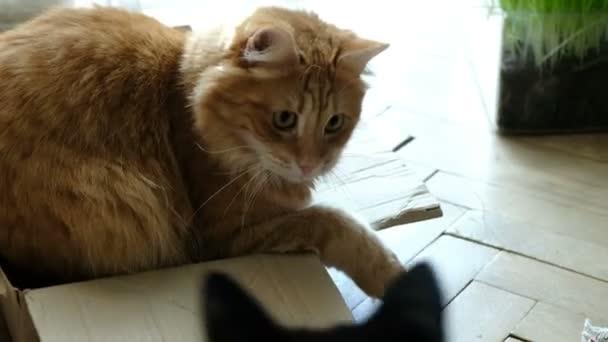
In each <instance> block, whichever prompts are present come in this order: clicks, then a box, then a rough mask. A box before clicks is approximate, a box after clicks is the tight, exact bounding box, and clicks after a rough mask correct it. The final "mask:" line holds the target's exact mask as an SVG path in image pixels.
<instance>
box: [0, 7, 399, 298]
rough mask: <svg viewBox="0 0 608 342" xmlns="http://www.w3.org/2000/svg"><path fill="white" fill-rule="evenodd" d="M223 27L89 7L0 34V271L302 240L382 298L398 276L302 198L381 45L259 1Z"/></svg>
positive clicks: (172, 260) (352, 119) (67, 274)
mask: <svg viewBox="0 0 608 342" xmlns="http://www.w3.org/2000/svg"><path fill="white" fill-rule="evenodd" d="M228 32H231V34H229V35H228V36H224V35H222V34H220V31H218V32H216V33H210V34H208V35H207V36H203V37H198V38H197V37H194V36H193V37H189V36H187V35H186V34H184V33H183V32H179V31H177V30H174V29H171V28H168V27H166V26H164V25H162V24H160V23H159V22H157V21H156V20H154V19H151V18H148V17H145V16H143V15H139V14H132V13H127V12H123V11H119V10H115V9H109V8H96V9H58V10H54V11H51V12H49V13H46V14H44V15H42V16H40V17H38V18H36V19H34V20H32V21H31V22H28V23H26V24H24V25H22V26H20V27H17V28H16V29H14V30H12V31H9V32H5V33H2V34H0V189H2V191H0V259H1V260H2V261H3V262H4V263H6V264H7V265H8V266H9V267H10V268H11V269H15V270H17V272H16V273H20V274H21V275H23V274H26V277H29V276H31V277H33V278H39V279H44V280H46V281H48V282H50V283H53V282H63V281H72V280H81V279H87V278H91V277H97V276H104V275H112V274H122V273H131V272H137V271H142V270H148V269H153V268H159V267H165V266H171V265H178V264H183V263H188V262H195V261H200V260H205V259H209V258H219V257H229V256H233V255H239V254H245V253H253V252H291V251H301V250H313V251H316V252H318V253H319V254H320V255H321V257H322V259H323V261H324V262H325V263H327V264H328V265H331V266H336V267H338V268H340V269H342V270H344V271H346V272H347V273H349V275H351V276H352V277H353V278H354V279H355V280H356V281H357V282H358V284H359V285H360V286H362V287H363V288H364V290H366V291H367V292H368V293H370V294H373V295H376V296H378V295H381V294H382V292H383V291H384V287H385V285H386V283H387V282H388V280H389V279H391V278H392V277H394V276H395V274H397V273H398V272H399V271H400V270H401V267H400V265H399V263H398V261H397V260H396V258H394V256H393V255H392V253H390V252H389V251H387V250H386V249H385V248H384V247H383V246H382V244H381V243H380V242H379V241H378V240H377V238H376V237H375V236H374V235H373V234H372V233H370V232H368V231H367V230H366V229H365V227H364V226H363V225H361V224H359V223H358V222H356V221H355V220H353V219H352V218H350V217H349V216H348V215H345V214H343V213H340V212H337V211H334V210H331V209H327V208H316V207H307V205H308V201H309V199H310V191H311V190H310V188H311V186H312V183H313V180H314V179H315V178H316V177H317V176H319V175H321V174H323V173H324V172H327V171H328V170H329V169H330V168H331V167H332V166H333V164H334V163H335V162H336V160H337V158H338V156H339V154H340V152H341V149H342V147H343V145H344V144H345V143H346V141H347V140H348V139H349V137H350V133H351V132H352V129H353V128H354V126H355V125H356V122H357V121H358V116H359V112H360V110H361V100H362V97H363V94H364V85H363V83H362V82H361V80H360V78H359V74H360V72H361V70H362V69H363V66H364V65H365V64H366V63H367V61H368V60H369V59H370V58H372V57H373V56H374V55H375V54H377V53H379V52H380V51H381V50H383V49H384V48H385V46H383V45H380V44H379V43H375V42H371V41H365V40H362V39H360V38H358V37H356V36H354V35H353V34H351V33H348V32H346V31H341V30H338V29H337V28H335V27H333V26H329V25H327V24H325V23H323V22H321V21H320V20H318V19H317V18H316V17H314V16H312V15H309V14H307V13H301V12H292V11H286V10H281V9H272V8H269V9H262V10H260V11H258V12H256V13H255V14H254V15H252V16H251V17H249V18H248V19H247V21H245V22H243V24H242V25H240V26H238V27H237V28H233V31H228ZM313 42H314V43H313ZM335 113H340V117H339V118H338V119H336V118H335V117H337V116H338V115H336V114H335ZM341 113H345V114H341ZM294 117H295V119H294ZM296 119H298V120H299V121H296V124H293V122H292V121H293V120H296ZM331 120H333V121H331ZM338 121H339V123H340V125H339V126H340V127H338V125H337V124H336V122H338ZM292 124H293V125H292ZM330 124H331V125H332V126H331V127H330V126H329V125H330ZM290 125H291V126H290ZM292 126H293V127H292ZM335 127H338V129H337V130H336V131H334V128H335ZM328 128H332V130H331V132H330V131H328ZM319 130H320V133H319ZM328 132H330V133H331V134H330V133H328ZM292 164H293V165H295V166H293V165H292ZM298 166H299V167H298ZM353 258H354V259H353ZM359 258H361V259H359ZM363 260H364V261H363ZM25 270H27V271H26V272H24V271H25Z"/></svg>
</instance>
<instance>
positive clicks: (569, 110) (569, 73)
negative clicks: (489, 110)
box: [496, 41, 608, 134]
mask: <svg viewBox="0 0 608 342" xmlns="http://www.w3.org/2000/svg"><path fill="white" fill-rule="evenodd" d="M496 124H497V126H498V130H499V132H502V133H508V134H549V133H552V134H554V133H583V132H597V131H608V41H604V42H603V43H602V44H600V48H599V49H597V50H593V51H591V52H590V53H588V54H587V55H586V56H585V57H584V58H582V59H580V58H577V57H562V58H560V59H559V60H557V61H556V62H555V63H554V65H544V66H542V67H538V66H537V64H536V63H535V62H534V60H533V59H532V57H529V56H528V57H521V56H518V55H517V54H515V53H512V52H510V51H508V50H507V49H505V48H504V47H503V50H502V60H501V67H500V76H499V93H498V110H497V117H496Z"/></svg>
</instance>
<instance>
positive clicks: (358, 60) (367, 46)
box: [338, 35, 389, 74]
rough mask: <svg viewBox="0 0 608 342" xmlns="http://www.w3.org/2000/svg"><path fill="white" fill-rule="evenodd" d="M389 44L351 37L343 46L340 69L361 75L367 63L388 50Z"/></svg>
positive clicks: (339, 58) (339, 63)
mask: <svg viewBox="0 0 608 342" xmlns="http://www.w3.org/2000/svg"><path fill="white" fill-rule="evenodd" d="M388 47H389V44H387V43H382V42H378V41H375V40H369V39H363V38H360V37H357V36H356V35H351V36H350V37H349V38H348V39H346V40H345V41H344V43H343V44H342V50H341V53H340V56H339V57H338V67H340V68H346V69H349V70H351V71H354V72H355V73H357V74H361V73H362V72H363V70H364V69H365V66H367V63H369V61H371V60H372V59H373V58H374V57H376V56H377V55H378V54H380V53H381V52H382V51H384V50H386V49H387V48H388Z"/></svg>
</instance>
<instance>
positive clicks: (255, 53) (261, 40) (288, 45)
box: [241, 25, 298, 67]
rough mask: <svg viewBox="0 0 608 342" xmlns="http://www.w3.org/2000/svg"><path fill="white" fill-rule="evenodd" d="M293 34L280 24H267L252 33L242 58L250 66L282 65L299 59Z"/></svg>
mask: <svg viewBox="0 0 608 342" xmlns="http://www.w3.org/2000/svg"><path fill="white" fill-rule="evenodd" d="M297 57H298V53H297V50H296V44H295V40H294V38H293V35H292V34H291V33H290V32H288V31H287V30H285V29H283V28H280V27H278V26H271V25H269V26H265V27H261V28H258V29H257V30H255V31H253V32H251V33H250V35H249V37H248V38H247V43H246V44H245V48H244V49H243V51H242V55H241V58H242V59H243V60H244V61H245V62H246V63H247V65H249V66H270V67H272V66H280V65H283V66H284V65H289V64H292V63H295V62H296V61H297Z"/></svg>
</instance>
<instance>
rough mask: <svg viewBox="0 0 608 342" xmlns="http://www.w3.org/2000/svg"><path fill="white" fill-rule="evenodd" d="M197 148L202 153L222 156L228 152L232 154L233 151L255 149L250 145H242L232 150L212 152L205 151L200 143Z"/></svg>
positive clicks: (231, 148)
mask: <svg viewBox="0 0 608 342" xmlns="http://www.w3.org/2000/svg"><path fill="white" fill-rule="evenodd" d="M196 147H198V148H199V149H200V150H201V151H203V152H205V153H208V154H222V153H228V152H232V151H236V150H240V149H244V148H245V149H253V148H252V147H251V146H248V145H241V146H234V147H230V148H225V149H222V150H215V151H211V150H207V149H205V148H204V147H203V146H201V145H200V144H199V143H196Z"/></svg>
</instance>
